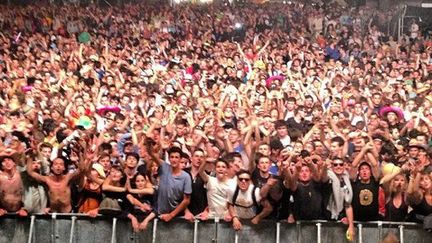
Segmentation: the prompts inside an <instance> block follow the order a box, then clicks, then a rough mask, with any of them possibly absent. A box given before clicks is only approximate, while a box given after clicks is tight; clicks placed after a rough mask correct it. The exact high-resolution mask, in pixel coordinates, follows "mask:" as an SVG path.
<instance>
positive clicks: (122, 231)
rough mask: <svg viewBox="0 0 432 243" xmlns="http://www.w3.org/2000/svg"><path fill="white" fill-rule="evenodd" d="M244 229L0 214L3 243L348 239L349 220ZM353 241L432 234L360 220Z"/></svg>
mask: <svg viewBox="0 0 432 243" xmlns="http://www.w3.org/2000/svg"><path fill="white" fill-rule="evenodd" d="M242 223H243V228H242V230H241V231H234V230H233V229H232V227H231V224H230V223H226V222H224V221H221V220H219V219H212V220H208V221H199V220H195V221H194V222H193V223H191V222H187V221H185V220H184V219H182V218H177V219H173V221H172V222H169V223H165V222H163V221H160V220H158V219H155V220H154V221H153V222H152V224H151V225H149V227H148V229H147V230H146V231H143V232H139V233H135V232H133V230H132V228H131V226H130V221H129V220H128V219H117V218H110V217H106V216H98V217H97V218H90V217H88V216H87V215H85V214H50V215H44V214H37V215H32V216H30V217H25V218H20V217H17V216H16V215H6V216H3V217H1V218H0V243H15V242H17V243H24V242H27V243H39V242H51V243H57V242H61V243H63V242H69V243H80V242H86V243H87V242H101V243H108V242H111V243H117V242H118V243H123V242H131V243H139V242H152V243H157V242H164V243H165V242H168V243H169V242H173V243H183V242H191V243H192V242H193V243H207V242H213V243H225V242H234V243H239V242H248V243H249V242H257V243H261V242H276V243H283V242H295V243H303V242H317V243H327V242H331V243H333V242H347V239H346V238H345V232H346V229H347V226H346V225H343V224H341V223H336V222H329V221H322V220H316V221H298V222H296V223H294V224H288V223H286V222H277V221H271V220H264V221H263V222H261V223H260V224H259V225H252V224H249V223H247V222H246V221H245V220H243V222H242ZM355 225H356V238H355V239H354V242H358V243H369V242H380V241H381V240H382V239H383V238H384V237H385V236H386V235H387V234H388V233H389V232H391V233H393V234H394V235H396V236H397V237H398V238H399V241H400V242H401V243H411V242H413V243H414V242H415V243H430V242H432V234H431V233H427V232H426V231H424V230H423V229H422V227H421V225H418V224H415V223H408V222H383V221H374V222H356V224H355Z"/></svg>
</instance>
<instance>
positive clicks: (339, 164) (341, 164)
mask: <svg viewBox="0 0 432 243" xmlns="http://www.w3.org/2000/svg"><path fill="white" fill-rule="evenodd" d="M343 165H344V164H343V163H333V167H338V166H339V167H343Z"/></svg>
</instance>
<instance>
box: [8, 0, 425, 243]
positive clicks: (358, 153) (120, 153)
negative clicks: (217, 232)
mask: <svg viewBox="0 0 432 243" xmlns="http://www.w3.org/2000/svg"><path fill="white" fill-rule="evenodd" d="M391 13H392V11H379V10H378V9H375V8H373V7H371V6H361V7H358V8H353V9H351V8H349V7H347V6H341V5H339V3H331V2H330V1H326V3H319V4H315V3H310V2H309V1H305V2H289V3H286V4H284V3H269V4H262V5H254V4H248V5H243V6H235V7H231V6H229V5H222V6H219V5H205V6H200V5H198V6H196V5H179V6H175V7H168V6H164V5H150V4H144V3H141V4H129V5H123V6H121V7H109V6H105V7H100V6H96V5H90V6H88V7H80V6H74V5H65V6H56V5H38V6H35V5H27V6H21V7H17V6H2V7H1V9H0V30H1V32H0V87H1V89H0V124H1V125H0V137H1V142H0V160H1V167H0V168H1V171H0V215H4V214H6V213H16V214H17V215H19V216H27V215H29V214H32V213H52V212H57V213H69V212H77V213H85V214H88V215H89V216H92V217H96V216H97V215H99V214H107V215H112V216H115V217H120V218H126V219H129V220H130V221H131V224H132V227H133V229H134V230H135V231H140V230H145V229H146V228H147V226H148V224H149V222H151V220H153V219H154V218H155V217H159V218H160V220H163V221H166V222H168V221H170V220H172V219H173V218H174V217H180V216H183V217H184V219H186V220H189V221H194V220H195V219H199V220H208V219H211V218H216V217H217V218H220V219H223V220H225V221H227V222H231V223H232V226H233V228H234V229H235V230H241V228H242V223H244V222H246V221H251V222H252V223H253V224H258V223H259V222H260V221H261V220H263V219H277V220H287V221H288V222H289V223H293V222H295V221H297V220H315V219H326V220H332V221H340V222H343V223H345V224H347V225H348V230H347V237H348V238H349V239H354V238H353V237H354V234H355V230H354V221H373V220H388V221H405V220H408V221H415V222H423V220H424V222H429V224H427V223H425V224H424V227H425V228H426V229H431V228H432V227H431V225H430V222H432V220H431V217H432V173H431V172H432V164H431V158H432V157H431V156H432V153H431V141H432V140H431V136H430V134H431V129H432V92H431V84H432V75H431V73H430V72H431V67H432V58H431V46H432V42H431V41H430V40H429V38H428V36H424V35H423V33H422V32H421V30H420V29H419V28H416V29H412V31H411V33H409V34H408V35H407V36H404V37H403V38H401V39H400V40H394V39H393V37H392V36H389V35H388V33H387V31H386V29H387V27H388V26H387V23H388V21H389V20H390V19H391V17H392V16H391Z"/></svg>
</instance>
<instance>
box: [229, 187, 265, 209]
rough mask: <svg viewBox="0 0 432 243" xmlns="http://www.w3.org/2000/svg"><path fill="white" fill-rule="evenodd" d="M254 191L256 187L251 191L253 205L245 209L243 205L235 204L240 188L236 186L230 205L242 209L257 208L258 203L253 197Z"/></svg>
mask: <svg viewBox="0 0 432 243" xmlns="http://www.w3.org/2000/svg"><path fill="white" fill-rule="evenodd" d="M256 189H257V186H255V185H254V187H253V189H252V202H253V204H252V205H251V206H248V207H245V206H243V205H238V204H237V203H236V201H237V197H238V194H239V191H240V188H239V187H238V186H237V187H236V189H235V191H234V195H233V197H232V204H233V205H234V206H237V207H242V208H251V207H258V206H259V205H258V202H257V200H256V196H255V190H256Z"/></svg>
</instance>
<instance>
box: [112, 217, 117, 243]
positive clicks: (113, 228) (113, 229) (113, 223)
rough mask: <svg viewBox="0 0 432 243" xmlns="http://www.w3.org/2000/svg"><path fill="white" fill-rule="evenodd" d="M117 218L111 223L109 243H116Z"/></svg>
mask: <svg viewBox="0 0 432 243" xmlns="http://www.w3.org/2000/svg"><path fill="white" fill-rule="evenodd" d="M116 230H117V218H113V221H112V233H111V243H116V241H117V240H116Z"/></svg>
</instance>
